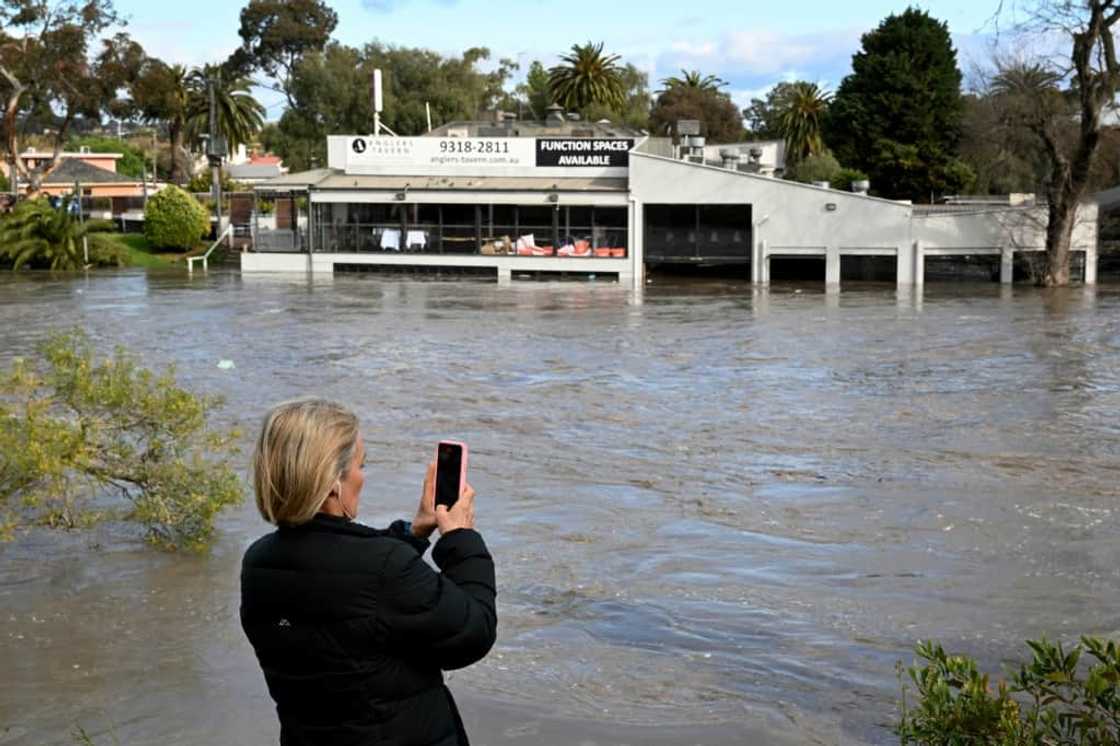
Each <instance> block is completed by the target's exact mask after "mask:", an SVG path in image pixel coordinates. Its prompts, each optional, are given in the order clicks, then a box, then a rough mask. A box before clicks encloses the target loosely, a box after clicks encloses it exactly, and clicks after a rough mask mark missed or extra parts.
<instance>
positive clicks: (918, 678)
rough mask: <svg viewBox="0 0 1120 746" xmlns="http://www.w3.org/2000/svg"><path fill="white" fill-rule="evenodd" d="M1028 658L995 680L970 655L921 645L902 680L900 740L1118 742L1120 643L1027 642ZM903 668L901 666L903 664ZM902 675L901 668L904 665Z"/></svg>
mask: <svg viewBox="0 0 1120 746" xmlns="http://www.w3.org/2000/svg"><path fill="white" fill-rule="evenodd" d="M1027 646H1028V647H1029V648H1030V650H1031V653H1032V659H1031V660H1030V662H1028V663H1023V664H1020V665H1019V668H1018V670H1017V671H1015V672H1013V673H1010V674H1009V675H1008V678H1007V680H1001V681H997V682H996V683H995V684H994V686H993V683H992V681H991V678H990V677H989V675H988V674H986V673H982V672H981V671H980V669H979V667H978V666H977V664H976V661H975V660H973V659H972V658H969V657H967V656H962V655H950V654H948V653H946V652H945V650H944V648H942V646H941V645H939V644H937V643H931V642H924V643H919V645H918V647H917V650H916V652H917V655H918V658H919V659H920V660H919V662H918V663H916V664H915V665H914V666H911V667H910V668H909V669H907V671H906V675H907V676H906V678H908V679H909V682H910V683H911V684H913V686H914V687H915V688H916V690H917V695H918V697H917V701H916V702H915V703H914V704H913V706H911V705H910V704H909V703H908V700H907V695H908V694H909V693H910V688H909V685H908V684H906V683H905V680H904V682H903V689H902V716H901V719H900V722H899V725H898V729H897V730H898V735H899V737H900V739H901V742H902V743H903V744H929V745H930V746H956V745H957V744H961V745H963V744H991V746H1042V745H1043V744H1046V745H1053V746H1105V745H1106V744H1116V743H1120V648H1118V647H1117V644H1116V643H1115V642H1112V641H1106V640H1102V639H1098V638H1094V637H1082V638H1081V641H1080V642H1079V643H1077V644H1075V645H1074V646H1073V647H1072V648H1070V649H1069V650H1066V649H1065V647H1063V645H1062V644H1061V643H1056V644H1055V643H1051V642H1048V641H1046V640H1045V639H1042V640H1037V641H1036V640H1029V641H1027ZM900 668H901V666H900ZM900 678H901V671H900Z"/></svg>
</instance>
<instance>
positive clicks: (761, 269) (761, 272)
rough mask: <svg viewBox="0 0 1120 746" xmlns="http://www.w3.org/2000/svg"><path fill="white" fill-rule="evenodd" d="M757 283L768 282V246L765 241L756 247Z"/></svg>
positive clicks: (765, 283) (764, 283) (763, 283)
mask: <svg viewBox="0 0 1120 746" xmlns="http://www.w3.org/2000/svg"><path fill="white" fill-rule="evenodd" d="M758 284H759V285H769V284H770V247H769V246H767V244H766V242H765V241H763V242H762V245H761V246H759V248H758Z"/></svg>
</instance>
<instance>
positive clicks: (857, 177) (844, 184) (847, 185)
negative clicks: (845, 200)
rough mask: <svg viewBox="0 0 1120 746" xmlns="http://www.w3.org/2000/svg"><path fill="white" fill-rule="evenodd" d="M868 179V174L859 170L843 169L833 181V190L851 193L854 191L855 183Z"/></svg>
mask: <svg viewBox="0 0 1120 746" xmlns="http://www.w3.org/2000/svg"><path fill="white" fill-rule="evenodd" d="M867 178H868V177H867V174H865V173H864V172H863V171H860V170H859V169H858V168H841V169H840V171H839V172H838V173H837V174H836V175H835V176H833V177H832V179H831V181H832V188H833V189H839V190H840V191H842V192H850V191H852V182H853V181H867Z"/></svg>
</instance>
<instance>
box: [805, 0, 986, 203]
mask: <svg viewBox="0 0 1120 746" xmlns="http://www.w3.org/2000/svg"><path fill="white" fill-rule="evenodd" d="M960 88H961V72H960V70H959V69H958V68H957V53H956V50H954V49H953V45H952V40H951V38H950V36H949V29H948V26H947V25H946V24H945V23H942V22H940V21H937V20H936V19H934V18H932V17H931V16H930V15H929V14H928V13H926V12H925V11H921V10H917V9H915V8H908V9H907V10H906V11H904V12H903V13H901V14H898V15H893V14H892V15H890V16H888V17H887V18H886V19H885V20H884V21H883V22H882V23H880V24H879V26H878V28H876V29H874V30H873V31H870V32H869V33H867V34H864V35H863V39H862V48H861V49H860V51H859V52H857V53H856V54H855V55H854V56H853V57H852V73H851V74H850V75H848V76H847V77H846V78H844V80H843V82H841V84H840V87H839V89H838V90H837V92H836V96H835V97H834V98H833V101H832V105H831V107H830V109H829V116H828V120H827V125H826V133H825V140H826V142H827V143H828V145H829V147H830V148H831V149H832V150H833V152H835V153H836V155H837V157H838V158H839V159H840V161H841V162H843V163H846V164H849V165H852V166H855V167H858V168H860V169H862V170H864V171H866V172H867V173H869V174H870V175H871V186H872V189H873V190H875V191H876V192H877V193H879V194H883V195H884V196H888V197H895V198H909V199H914V200H918V201H928V200H929V199H930V195H931V193H934V194H936V193H938V192H940V191H942V190H948V191H957V190H958V189H959V188H960V186H961V185H959V184H953V183H950V182H949V181H948V179H947V177H948V176H951V175H953V174H955V173H958V171H959V169H958V168H957V166H955V165H952V166H951V165H950V161H952V160H953V158H954V155H955V153H956V148H957V144H958V142H959V140H960V134H961V120H962V116H963V111H964V109H963V102H962V99H961V90H960Z"/></svg>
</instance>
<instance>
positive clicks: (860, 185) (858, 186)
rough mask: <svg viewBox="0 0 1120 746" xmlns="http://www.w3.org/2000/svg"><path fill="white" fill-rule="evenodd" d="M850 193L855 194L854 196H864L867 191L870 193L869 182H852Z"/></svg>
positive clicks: (863, 180) (862, 180) (864, 180)
mask: <svg viewBox="0 0 1120 746" xmlns="http://www.w3.org/2000/svg"><path fill="white" fill-rule="evenodd" d="M852 191H853V192H855V193H856V194H864V195H866V194H867V193H868V192H869V191H871V182H870V181H868V180H867V179H861V180H859V181H853V182H852Z"/></svg>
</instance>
